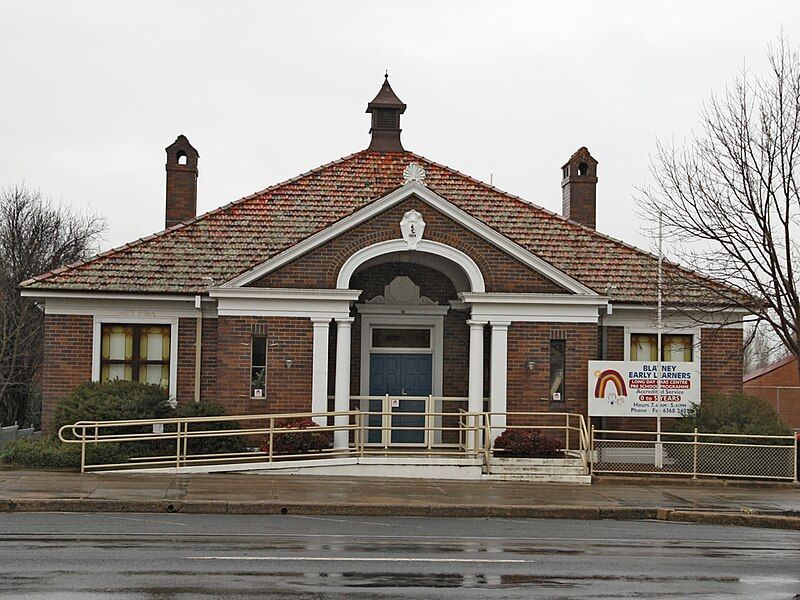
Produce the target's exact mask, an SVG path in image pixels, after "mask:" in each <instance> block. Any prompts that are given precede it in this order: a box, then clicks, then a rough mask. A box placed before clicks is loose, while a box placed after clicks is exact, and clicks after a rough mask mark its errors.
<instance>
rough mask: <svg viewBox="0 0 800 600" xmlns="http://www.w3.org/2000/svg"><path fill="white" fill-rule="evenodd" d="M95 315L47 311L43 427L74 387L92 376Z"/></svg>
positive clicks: (46, 432)
mask: <svg viewBox="0 0 800 600" xmlns="http://www.w3.org/2000/svg"><path fill="white" fill-rule="evenodd" d="M92 323H93V319H92V317H91V316H84V315H45V318H44V366H43V368H42V377H41V382H42V431H43V432H44V433H45V434H48V433H51V427H50V422H51V420H52V418H53V410H54V408H55V406H56V404H58V402H59V401H60V400H61V399H62V398H64V397H65V396H66V395H67V394H68V393H69V392H70V391H71V390H72V389H73V388H74V387H76V386H78V385H80V384H81V383H85V382H87V381H91V379H92Z"/></svg>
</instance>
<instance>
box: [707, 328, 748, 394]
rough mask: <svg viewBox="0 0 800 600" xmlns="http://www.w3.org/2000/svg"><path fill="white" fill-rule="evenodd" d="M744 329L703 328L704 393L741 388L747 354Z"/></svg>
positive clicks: (719, 392)
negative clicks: (743, 346)
mask: <svg viewBox="0 0 800 600" xmlns="http://www.w3.org/2000/svg"><path fill="white" fill-rule="evenodd" d="M742 335H743V334H742V330H741V329H733V328H725V329H718V328H704V329H702V330H701V331H700V360H701V366H700V385H701V386H702V394H703V396H708V395H711V394H729V393H732V392H741V391H742V376H743V374H744V356H743V349H742Z"/></svg>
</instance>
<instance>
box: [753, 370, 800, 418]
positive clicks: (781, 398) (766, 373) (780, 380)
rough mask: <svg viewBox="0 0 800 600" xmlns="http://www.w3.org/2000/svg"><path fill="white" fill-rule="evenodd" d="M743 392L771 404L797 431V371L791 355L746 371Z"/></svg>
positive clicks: (799, 386) (799, 393) (799, 404)
mask: <svg viewBox="0 0 800 600" xmlns="http://www.w3.org/2000/svg"><path fill="white" fill-rule="evenodd" d="M744 392H745V393H746V394H747V395H748V396H755V397H756V398H763V399H764V400H767V401H768V402H771V403H772V404H774V405H775V409H776V410H777V411H778V414H780V416H781V418H782V419H783V421H784V422H785V423H786V424H787V425H788V426H789V427H791V428H792V429H794V430H795V431H798V432H800V374H799V373H798V371H797V359H796V358H795V357H794V356H787V357H785V358H782V359H781V360H778V361H775V362H774V363H772V364H771V365H767V366H766V367H763V368H761V369H756V370H755V371H752V372H751V373H747V374H746V375H745V376H744Z"/></svg>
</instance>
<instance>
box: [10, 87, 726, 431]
mask: <svg viewBox="0 0 800 600" xmlns="http://www.w3.org/2000/svg"><path fill="white" fill-rule="evenodd" d="M405 109H406V105H405V104H403V103H402V102H401V101H400V100H399V99H398V97H397V96H396V95H395V93H394V92H393V91H392V88H391V87H390V85H389V82H388V79H387V80H386V81H385V82H384V84H383V86H382V87H381V89H380V92H379V93H378V95H377V96H376V97H375V99H374V100H373V101H372V102H370V103H369V105H368V107H367V112H368V113H370V115H371V128H370V134H371V140H370V144H369V147H368V148H367V149H366V150H362V151H360V152H356V153H355V154H352V155H350V156H347V157H345V158H342V159H339V160H336V161H334V162H332V163H329V164H327V165H324V166H322V167H319V168H317V169H314V170H312V171H309V172H307V173H305V174H303V175H300V176H298V177H296V178H294V179H291V180H289V181H286V182H283V183H280V184H277V185H274V186H272V187H269V188H267V189H265V190H263V191H261V192H257V193H255V194H253V195H252V196H248V197H246V198H243V199H241V200H238V201H236V202H233V203H231V204H228V205H227V206H224V207H222V208H219V209H217V210H213V211H211V212H209V213H206V214H203V215H200V216H196V215H195V208H196V198H197V177H198V171H197V164H198V153H197V151H196V150H195V149H194V148H193V147H192V146H191V145H190V143H189V141H188V140H187V139H186V138H185V137H184V136H180V137H178V139H177V140H176V141H175V142H174V143H173V144H172V145H170V146H169V147H168V148H167V165H166V171H167V186H166V229H165V230H164V231H161V232H159V233H156V234H154V235H151V236H149V237H147V238H143V239H140V240H136V241H134V242H131V243H130V244H127V245H125V246H123V247H121V248H116V249H113V250H110V251H108V252H104V253H102V254H100V255H98V256H96V257H94V258H92V259H90V260H88V261H86V262H82V263H79V264H72V265H68V266H65V267H63V268H60V269H58V270H56V271H53V272H50V273H46V274H43V275H41V276H38V277H36V278H34V279H32V280H29V281H26V282H24V283H22V288H23V294H24V295H25V296H28V297H30V298H32V299H34V300H36V301H37V302H40V303H41V304H42V305H43V307H44V311H45V314H46V319H45V321H46V325H45V327H46V351H45V361H44V374H43V377H42V381H43V382H44V390H43V421H44V426H45V428H47V424H48V422H49V419H50V417H51V415H52V411H53V407H54V406H55V404H56V403H57V402H58V401H59V399H60V398H62V397H63V396H65V395H66V394H67V393H68V392H69V391H70V389H71V388H72V387H74V386H75V385H77V384H79V383H81V382H83V381H88V380H108V379H113V378H126V379H138V380H141V381H148V382H155V383H160V384H162V385H163V386H165V387H166V388H168V389H169V391H170V394H171V395H172V396H173V397H174V398H175V400H176V401H177V402H179V403H182V402H192V401H197V400H200V399H203V400H214V401H217V402H219V403H221V404H223V405H224V406H225V407H226V408H227V410H228V411H229V412H230V413H234V414H247V413H250V414H252V413H266V412H276V411H279V412H286V411H310V410H313V411H324V410H325V409H327V408H331V409H332V408H334V407H335V408H336V409H337V410H338V409H344V408H347V407H348V406H351V405H356V406H359V405H360V406H364V404H363V403H364V402H369V401H368V400H366V401H365V400H358V399H353V398H352V397H353V396H368V395H383V394H398V395H433V396H435V397H438V398H442V397H456V398H463V403H464V407H465V408H466V407H467V406H469V407H470V409H472V410H480V409H481V408H482V407H484V406H487V407H489V408H490V409H491V410H493V411H499V412H505V411H506V410H508V411H514V410H526V411H551V410H554V411H574V412H581V413H584V414H585V412H586V406H587V397H586V396H587V392H586V390H587V369H588V367H587V363H588V361H589V360H593V359H598V358H605V359H609V360H623V359H628V358H632V357H633V358H635V356H633V355H634V354H637V353H638V356H639V357H640V359H641V358H642V357H643V356H644V355H643V353H651V351H652V345H653V343H654V339H655V310H654V305H655V301H656V294H657V286H656V279H657V262H658V261H657V259H656V257H654V256H653V255H651V254H649V253H646V252H644V251H641V250H638V249H636V248H634V247H632V246H629V245H626V244H624V243H622V242H620V241H617V240H615V239H612V238H610V237H608V236H606V235H603V234H602V233H599V232H597V231H596V230H595V216H596V211H597V208H598V207H597V203H596V189H597V181H598V179H597V166H598V165H597V161H596V160H595V159H594V158H593V157H592V156H591V154H590V153H589V151H588V150H587V149H586V148H580V149H579V150H578V151H577V152H575V154H573V155H572V156H571V157H570V158H569V160H568V161H567V162H566V164H564V165H563V167H562V177H561V189H562V199H563V214H562V215H557V214H553V213H551V212H548V211H546V210H544V209H542V208H540V207H538V206H536V205H534V204H531V203H529V202H527V201H525V200H523V199H521V198H518V197H515V196H512V195H510V194H507V193H505V192H502V191H500V190H498V189H497V188H495V187H493V186H491V185H487V184H485V183H482V182H480V181H478V180H475V179H473V178H470V177H468V176H466V175H463V174H461V173H459V172H457V171H454V170H453V169H450V168H448V167H445V166H442V165H440V164H438V163H435V162H432V161H430V160H428V159H427V158H425V157H423V156H420V155H418V154H415V153H412V152H409V151H407V150H405V149H404V148H403V146H402V143H401V138H400V131H401V130H400V119H401V115H402V114H403V113H404V111H405ZM555 185H556V183H555V182H554V187H555ZM666 268H667V270H670V271H674V272H679V274H680V275H681V277H680V279H682V280H684V281H691V280H693V278H700V276H699V275H696V274H694V273H691V272H689V271H685V270H683V269H681V268H679V267H677V266H675V265H671V264H667V267H666ZM687 290H688V288H687V289H677V288H668V289H667V292H666V296H665V301H666V307H667V311H666V314H667V318H666V321H665V326H666V329H665V334H666V335H667V336H669V338H668V340H669V344H671V347H672V349H673V352H674V353H677V354H680V355H681V357H682V358H681V359H680V360H688V361H696V362H699V363H700V372H701V377H702V385H703V390H704V392H728V391H735V390H739V389H741V385H742V330H741V314H738V313H733V312H728V313H726V316H725V317H721V316H720V313H719V311H714V312H711V311H708V310H707V309H708V308H718V307H708V306H705V305H703V302H702V301H700V300H698V297H695V296H693V295H692V292H690V291H687ZM689 306H691V307H692V308H691V310H688V308H687V307H689ZM679 309H680V310H679ZM691 311H694V312H696V313H702V314H704V316H705V318H704V322H705V323H706V325H702V326H701V325H698V324H697V323H698V322H699V320H698V319H695V318H692V314H691ZM706 313H707V314H706ZM715 319H716V322H715ZM677 354H676V355H677ZM649 358H650V357H649V356H648V359H649ZM439 402H446V400H440V401H439ZM412 409H413V408H412Z"/></svg>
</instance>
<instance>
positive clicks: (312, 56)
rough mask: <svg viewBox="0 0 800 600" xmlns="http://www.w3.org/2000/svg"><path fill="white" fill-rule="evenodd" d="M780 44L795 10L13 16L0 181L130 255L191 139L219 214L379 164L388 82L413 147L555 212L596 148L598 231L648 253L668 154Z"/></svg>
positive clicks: (74, 12) (631, 5)
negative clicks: (367, 158) (653, 186)
mask: <svg viewBox="0 0 800 600" xmlns="http://www.w3.org/2000/svg"><path fill="white" fill-rule="evenodd" d="M781 28H783V31H784V33H785V34H786V35H788V36H789V38H790V42H791V43H792V44H794V45H800V2H797V1H794V0H785V1H765V0H759V1H758V2H755V1H753V0H750V1H741V2H734V1H731V0H726V1H722V0H720V1H698V0H695V1H686V2H674V1H671V2H621V1H620V2H611V1H602V2H599V1H597V0H595V1H589V2H579V1H575V0H572V1H570V2H533V1H529V2H499V1H492V2H489V1H486V2H467V1H464V0H460V1H453V2H444V1H441V2H437V1H424V2H423V1H419V2H414V1H409V0H407V1H405V2H388V1H387V2H379V1H372V2H366V1H364V2H356V1H341V0H340V1H337V2H331V1H327V2H304V1H298V0H293V1H292V2H288V1H287V2H280V3H279V2H274V3H268V2H242V1H238V2H204V1H198V0H193V1H192V2H166V1H159V2H143V1H141V0H139V1H137V2H126V3H123V2H111V1H108V0H103V1H98V2H90V1H87V0H81V1H80V2H78V1H76V2H69V3H67V2H37V1H32V0H24V1H18V2H17V1H9V0H0V56H2V63H0V64H2V92H0V184H7V183H16V182H22V181H24V182H25V183H26V184H27V185H28V186H29V187H32V188H38V189H41V190H42V191H43V192H44V193H45V194H48V195H50V196H52V197H54V198H56V199H58V200H62V201H63V202H65V203H69V204H73V205H75V206H77V207H81V208H83V207H86V208H88V209H89V210H92V211H96V212H99V213H101V214H103V215H105V216H106V217H107V219H108V222H109V230H108V232H107V234H106V239H105V241H104V242H103V247H104V248H108V247H111V246H117V245H120V244H123V243H125V242H128V241H131V240H133V239H135V238H138V237H142V236H145V235H148V234H150V233H153V232H155V231H158V230H161V229H163V223H164V179H165V171H164V163H165V153H164V148H165V147H166V146H167V145H169V144H170V143H171V142H172V141H173V140H174V139H175V137H176V136H177V135H178V134H180V133H183V134H185V135H186V136H187V137H188V138H189V140H190V141H191V142H192V144H193V145H194V146H195V147H196V148H197V149H198V151H199V152H200V163H199V167H200V179H199V191H198V212H205V211H207V210H211V209H213V208H216V207H217V206H220V205H222V204H226V203H228V202H230V201H232V200H235V199H238V198H240V197H242V196H244V195H248V194H250V193H252V192H254V191H257V190H260V189H263V188H265V187H267V186H269V185H272V184H274V183H277V182H279V181H282V180H284V179H287V178H290V177H293V176H295V175H297V174H300V173H302V172H305V171H307V170H309V169H312V168H314V167H317V166H319V165H321V164H324V163H326V162H329V161H331V160H334V159H336V158H339V157H341V156H345V155H347V154H350V153H352V152H355V151H358V150H361V149H363V148H365V147H366V146H367V144H368V142H369V136H368V131H369V117H368V115H366V114H365V113H364V110H365V108H366V105H367V102H369V100H371V99H372V97H373V96H374V95H375V94H376V93H377V91H378V89H379V87H380V84H381V83H382V79H383V72H384V69H386V68H388V69H389V75H390V81H391V83H392V87H393V88H394V90H395V92H396V93H397V94H398V96H399V97H400V98H401V99H402V100H403V101H404V102H405V103H406V104H408V109H407V110H406V113H405V115H403V119H402V127H403V143H404V145H405V147H406V149H409V150H412V151H414V152H417V153H419V154H422V155H424V156H426V157H428V158H430V159H432V160H434V161H437V162H440V163H444V164H446V165H449V166H451V167H453V168H455V169H458V170H460V171H463V172H465V173H467V174H469V175H472V176H473V177H476V178H479V179H483V180H486V181H488V180H489V178H490V175H491V174H493V176H494V183H495V185H496V186H498V187H499V188H501V189H503V190H506V191H509V192H512V193H514V194H518V195H520V196H522V197H524V198H525V199H527V200H530V201H532V202H534V203H536V204H538V205H541V206H544V207H546V208H548V209H551V210H554V211H558V212H560V210H561V190H560V171H559V168H560V166H561V165H562V164H563V163H564V162H565V160H566V159H567V158H568V157H569V156H570V154H571V153H572V152H573V151H574V150H576V149H577V148H578V147H580V146H582V145H585V146H587V147H588V148H589V149H590V151H591V152H592V154H593V155H594V156H595V158H596V159H597V160H598V161H599V163H600V164H599V166H598V176H599V179H600V181H599V183H598V229H599V230H601V231H603V232H606V233H609V234H611V235H613V236H615V237H618V238H622V239H624V240H626V241H629V242H631V243H635V244H637V245H639V246H641V247H645V248H650V247H652V245H651V243H650V241H649V240H648V239H647V238H646V237H645V236H644V235H642V233H641V227H642V220H641V219H640V218H639V217H637V216H636V215H635V214H634V206H633V194H634V192H635V187H636V185H637V184H643V183H645V182H646V181H647V180H648V177H649V174H648V166H649V160H650V159H649V156H650V154H651V153H652V152H653V150H654V145H655V141H656V139H657V138H664V139H669V138H672V137H675V138H676V139H678V140H680V139H683V138H684V137H686V136H687V135H688V134H689V133H690V132H691V128H692V126H693V125H694V124H695V123H696V119H697V114H698V111H699V109H700V106H701V103H702V102H703V100H704V99H706V98H707V97H708V96H709V94H710V93H711V92H713V91H715V90H721V89H723V88H724V86H725V84H726V82H728V81H730V79H731V77H733V76H734V75H735V74H736V72H737V70H739V69H741V68H742V66H743V64H745V61H746V63H747V65H748V67H749V68H750V69H751V70H754V71H760V70H763V68H764V64H765V59H764V54H765V48H766V45H767V44H768V43H769V42H770V41H772V40H774V39H775V37H776V36H777V35H778V33H779V32H780V30H781Z"/></svg>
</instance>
